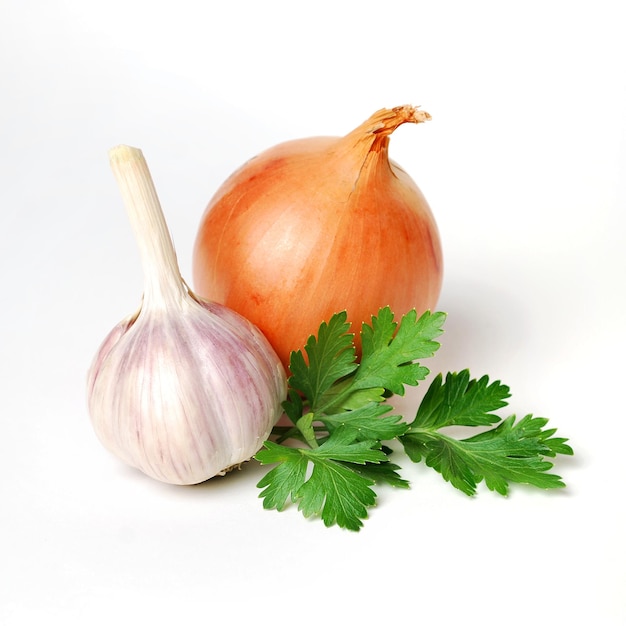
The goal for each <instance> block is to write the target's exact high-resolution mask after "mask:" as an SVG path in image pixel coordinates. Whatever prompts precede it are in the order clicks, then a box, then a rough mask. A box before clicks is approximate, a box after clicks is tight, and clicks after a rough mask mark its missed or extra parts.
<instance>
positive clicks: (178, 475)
mask: <svg viewBox="0 0 626 626" xmlns="http://www.w3.org/2000/svg"><path fill="white" fill-rule="evenodd" d="M111 163H112V167H113V169H114V173H115V174H116V177H117V178H118V183H119V184H120V188H121V190H122V195H123V196H124V198H125V204H126V208H127V211H128V213H129V217H130V219H131V223H132V225H133V229H134V230H135V234H136V236H137V240H138V243H139V248H140V253H141V258H142V264H143V267H144V274H145V276H146V285H145V291H144V296H143V301H142V305H141V308H140V310H139V311H138V312H137V313H135V314H133V315H131V316H129V317H128V318H126V319H124V320H122V321H121V322H120V323H119V324H118V325H117V326H116V327H115V328H114V329H113V330H112V331H111V332H110V333H109V335H108V336H107V337H106V339H105V340H104V341H103V343H102V344H101V346H100V348H99V350H98V351H97V353H96V355H95V357H94V359H93V362H92V365H91V368H90V370H89V373H88V377H87V397H88V408H89V414H90V417H91V421H92V425H93V428H94V430H95V432H96V434H97V436H98V438H99V439H100V441H101V442H102V444H103V445H104V447H105V448H107V449H108V450H109V451H110V452H112V453H113V454H114V455H115V456H117V457H118V458H120V459H121V460H122V461H124V462H125V463H127V464H128V465H131V466H133V467H136V468H138V469H139V470H141V471H142V472H144V473H145V474H147V475H148V476H151V477H152V478H155V479H157V480H159V481H162V482H166V483H171V484H179V485H190V484H196V483H200V482H203V481H205V480H208V479H209V478H211V477H213V476H216V475H219V474H224V473H225V472H227V471H228V470H229V469H231V468H233V467H234V466H237V465H239V464H241V463H243V462H244V461H247V460H249V459H250V458H251V457H252V456H253V455H254V454H255V453H256V452H257V451H258V450H259V449H260V448H261V446H262V444H263V442H264V441H265V440H267V438H268V437H269V435H270V432H271V430H272V427H273V426H274V424H275V423H276V422H277V421H278V419H279V418H280V416H281V414H282V406H281V404H282V401H283V400H284V399H285V397H286V393H287V382H286V374H285V370H284V368H283V366H282V364H281V363H280V360H279V359H278V357H277V355H276V353H275V352H274V350H273V349H272V347H271V346H270V344H269V342H268V341H267V339H266V338H265V337H264V335H263V334H262V333H261V332H260V331H259V330H258V329H257V328H256V327H255V326H253V325H252V324H251V323H250V322H249V321H248V320H246V319H245V318H243V317H242V316H240V315H239V314H237V313H235V312H234V311H232V310H230V309H228V308H226V307H225V306H223V305H220V304H216V303H210V302H205V301H203V300H201V299H199V298H198V297H197V296H195V294H194V293H193V292H192V291H191V290H190V289H189V288H188V287H187V285H186V283H185V282H184V281H183V279H182V278H181V277H180V274H179V272H178V264H177V261H176V256H175V252H174V248H173V245H172V243H171V239H170V236H169V232H168V231H167V227H166V225H165V220H164V218H163V216H162V213H161V210H160V205H159V204H158V200H157V199H156V193H155V192H154V189H153V184H152V180H151V178H150V176H149V172H148V170H147V166H146V165H145V161H144V160H143V155H142V154H141V151H139V150H137V149H135V148H129V147H127V146H120V147H118V148H116V149H114V150H113V151H111Z"/></svg>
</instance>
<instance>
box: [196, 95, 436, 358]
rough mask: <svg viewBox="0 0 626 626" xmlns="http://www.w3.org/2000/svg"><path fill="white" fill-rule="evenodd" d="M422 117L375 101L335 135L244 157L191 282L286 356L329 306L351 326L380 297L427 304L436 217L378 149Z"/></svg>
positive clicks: (207, 215) (219, 196)
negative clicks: (362, 117) (367, 114)
mask: <svg viewBox="0 0 626 626" xmlns="http://www.w3.org/2000/svg"><path fill="white" fill-rule="evenodd" d="M427 119H430V116H429V115H428V113H425V112H424V111H421V110H419V109H417V108H415V107H411V106H404V107H396V108H394V109H382V110H380V111H378V112H376V113H375V114H374V115H373V116H372V117H371V118H369V119H368V120H367V121H366V122H365V123H364V124H362V125H361V126H359V127H358V128H356V129H355V130H354V131H352V132H351V133H349V134H348V135H346V136H344V137H312V138H307V139H299V140H294V141H288V142H285V143H282V144H279V145H277V146H275V147H273V148H270V149H269V150H266V151H265V152H262V153H261V154H259V155H258V156H256V157H255V158H253V159H251V160H250V161H248V162H247V163H246V164H244V165H243V166H242V167H241V168H240V169H239V170H237V171H236V172H235V173H234V174H232V175H231V176H230V177H229V178H228V179H227V180H226V181H225V182H224V184H223V185H222V186H221V187H220V188H219V189H218V191H217V192H216V194H215V195H214V196H213V198H212V199H211V201H210V203H209V205H208V206H207V208H206V210H205V212H204V215H203V217H202V219H201V222H200V225H199V229H198V234H197V238H196V242H195V246H194V250H193V258H192V264H193V284H194V291H195V292H196V293H197V294H198V295H200V296H201V297H203V298H206V299H209V300H212V301H215V302H220V303H222V304H224V305H226V306H228V307H229V308H231V309H233V310H235V311H237V312H238V313H240V314H241V315H243V316H244V317H246V318H247V319H249V320H250V321H251V322H252V323H253V324H254V325H255V326H257V327H258V328H260V329H261V331H262V332H263V333H264V334H265V336H266V337H267V338H268V340H269V342H270V343H271V344H272V346H273V348H274V350H275V351H276V353H277V354H278V356H279V358H280V359H281V361H282V362H283V364H284V365H285V367H288V363H289V355H290V353H291V351H292V350H298V349H301V348H302V347H303V346H304V344H305V342H306V340H307V339H308V337H309V336H310V335H312V334H315V333H316V332H317V330H318V328H319V325H320V323H321V322H322V321H323V320H327V319H328V318H330V316H331V315H332V314H334V313H337V312H339V311H343V310H347V313H348V321H350V322H351V323H352V324H353V326H352V329H353V331H358V330H360V327H361V323H362V322H370V320H371V316H372V315H375V314H376V313H377V312H378V310H379V309H380V308H381V307H384V306H390V307H391V309H392V310H393V311H394V312H395V313H397V314H404V313H406V312H407V311H409V310H411V309H413V308H415V309H417V311H418V312H423V311H425V310H427V309H433V308H434V307H435V305H436V303H437V300H438V297H439V293H440V290H441V283H442V277H443V260H442V251H441V242H440V237H439V233H438V229H437V225H436V223H435V220H434V217H433V214H432V212H431V210H430V207H429V205H428V203H427V201H426V199H425V198H424V196H423V194H422V192H421V191H420V189H419V188H418V187H417V185H416V184H415V182H414V181H413V180H412V179H411V177H410V176H409V175H408V174H407V173H406V172H405V171H404V170H402V169H401V168H400V167H399V166H398V165H397V164H396V163H394V162H392V161H390V160H389V157H388V145H389V135H390V134H391V133H392V132H393V130H395V128H397V127H398V126H399V125H400V124H403V123H405V122H422V121H425V120H427ZM356 339H357V342H356V343H357V349H358V348H359V342H358V336H357V337H356Z"/></svg>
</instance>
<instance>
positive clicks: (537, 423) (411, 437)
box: [400, 370, 573, 495]
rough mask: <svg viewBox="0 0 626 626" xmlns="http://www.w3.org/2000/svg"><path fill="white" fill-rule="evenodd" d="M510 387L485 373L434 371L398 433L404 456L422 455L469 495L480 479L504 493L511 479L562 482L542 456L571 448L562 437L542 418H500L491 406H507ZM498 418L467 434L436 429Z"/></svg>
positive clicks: (538, 483)
mask: <svg viewBox="0 0 626 626" xmlns="http://www.w3.org/2000/svg"><path fill="white" fill-rule="evenodd" d="M507 397H509V388H508V387H506V386H505V385H502V384H501V383H500V382H499V381H496V382H493V383H491V384H489V379H488V378H487V377H486V376H483V377H482V378H481V379H480V380H470V379H469V372H468V371H467V370H463V371H462V372H459V373H454V374H448V375H447V376H446V382H445V383H442V377H441V375H438V376H437V377H436V378H435V379H434V380H433V382H432V383H431V386H430V388H429V389H428V392H427V393H426V395H425V396H424V399H423V400H422V404H421V405H420V407H419V409H418V412H417V415H416V417H415V420H414V421H413V422H412V423H411V424H410V425H409V428H408V429H407V431H406V432H405V433H404V434H403V435H401V436H400V441H401V442H402V444H403V446H404V450H405V452H406V453H407V456H408V457H409V458H410V459H411V460H412V461H415V462H419V461H421V460H422V459H423V460H424V461H425V462H426V465H428V466H429V467H432V468H433V469H435V470H436V471H438V472H439V473H440V474H441V475H442V476H443V478H444V479H445V480H446V481H449V482H450V483H451V484H452V485H454V486H455V487H457V488H458V489H460V490H461V491H463V492H464V493H466V494H468V495H473V494H475V493H476V487H477V485H478V484H479V483H480V482H481V481H483V480H484V481H485V484H486V485H487V487H488V488H489V489H491V490H492V491H496V492H498V493H500V494H502V495H507V494H508V491H509V483H510V482H516V483H526V484H529V485H534V486H536V487H541V488H544V489H551V488H556V487H563V486H564V483H563V482H562V480H561V478H560V476H557V475H555V474H551V473H549V470H550V469H551V468H552V467H553V464H552V463H550V462H548V461H546V460H545V459H544V457H554V456H555V455H556V454H573V451H572V449H571V448H570V446H568V445H566V443H565V442H566V441H567V440H566V439H563V438H556V437H552V435H553V434H554V433H555V432H556V430H555V429H548V430H544V427H545V426H546V424H547V423H548V420H547V419H545V418H539V417H533V416H532V415H527V416H525V417H524V418H522V419H521V420H519V421H516V419H515V416H510V417H508V418H507V419H505V420H502V421H500V418H498V417H497V416H495V415H494V414H493V413H492V411H494V410H495V409H498V408H501V407H503V406H506V402H505V401H504V398H507ZM495 422H499V424H498V425H497V426H496V427H495V428H492V429H490V430H486V431H484V432H482V433H480V434H478V435H474V436H473V437H469V438H466V439H461V440H458V439H455V438H453V437H451V436H450V435H447V434H444V433H442V432H440V429H441V428H443V427H446V426H456V425H462V426H484V425H488V424H489V425H490V424H493V423H495Z"/></svg>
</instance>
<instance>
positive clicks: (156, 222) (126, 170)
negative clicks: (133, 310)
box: [109, 146, 187, 308]
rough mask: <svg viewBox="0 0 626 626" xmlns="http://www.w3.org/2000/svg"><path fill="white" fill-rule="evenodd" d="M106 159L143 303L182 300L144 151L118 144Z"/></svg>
mask: <svg viewBox="0 0 626 626" xmlns="http://www.w3.org/2000/svg"><path fill="white" fill-rule="evenodd" d="M109 159H110V163H111V169H112V170H113V174H114V176H115V179H116V181H117V183H118V186H119V188H120V192H121V194H122V199H123V202H124V206H125V208H126V212H127V214H128V218H129V220H130V224H131V227H132V230H133V233H134V235H135V239H136V241H137V245H138V247H139V254H140V258H141V265H142V268H143V273H144V280H145V286H144V294H143V303H144V306H151V307H154V308H167V307H168V306H170V305H171V304H175V303H182V301H183V300H184V299H185V297H186V296H187V289H186V286H185V284H184V281H183V280H182V278H181V276H180V270H179V267H178V261H177V258H176V251H175V249H174V244H173V242H172V238H171V236H170V233H169V230H168V228H167V223H166V221H165V217H164V215H163V211H162V209H161V203H160V202H159V198H158V196H157V192H156V188H155V186H154V182H153V180H152V176H151V175H150V171H149V169H148V165H147V163H146V161H145V159H144V156H143V153H142V152H141V150H139V149H138V148H132V147H130V146H117V147H115V148H113V149H112V150H111V151H110V152H109Z"/></svg>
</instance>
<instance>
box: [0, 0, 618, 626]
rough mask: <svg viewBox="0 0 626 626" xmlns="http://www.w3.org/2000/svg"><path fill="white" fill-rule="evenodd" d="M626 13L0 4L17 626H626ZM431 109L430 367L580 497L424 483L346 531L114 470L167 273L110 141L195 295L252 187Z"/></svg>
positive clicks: (246, 489)
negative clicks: (460, 386) (121, 350)
mask: <svg viewBox="0 0 626 626" xmlns="http://www.w3.org/2000/svg"><path fill="white" fill-rule="evenodd" d="M621 9H622V3H621V2H618V1H615V2H607V1H603V0H595V1H594V2H593V3H591V2H576V1H568V2H551V1H549V0H544V1H542V2H534V1H532V0H530V1H529V0H526V1H525V2H495V1H494V2H485V1H476V2H461V1H455V2H432V1H431V2H422V1H421V0H411V1H404V0H396V1H395V2H373V1H367V0H359V1H358V2H342V1H341V0H334V1H332V2H328V1H326V0H317V1H316V2H311V3H298V2H279V1H276V0H267V1H265V2H257V1H252V0H228V2H226V1H224V2H199V1H198V2H193V1H191V0H177V2H175V3H174V2H167V3H166V2H161V1H160V0H156V1H155V0H152V1H150V2H148V1H147V0H145V1H141V0H107V1H106V2H104V1H100V0H97V1H94V2H89V1H79V0H67V1H62V0H48V1H44V0H41V1H35V0H0V90H1V91H0V254H1V260H2V263H1V264H0V286H1V287H2V292H3V296H2V305H1V309H0V624H1V625H2V626H5V625H7V626H16V625H26V624H28V625H30V624H46V623H56V622H57V621H58V622H59V623H63V624H67V625H69V626H73V625H78V624H81V625H82V624H92V625H100V624H111V623H115V624H131V623H136V621H137V619H138V618H141V620H142V621H141V623H145V624H150V623H152V624H159V625H160V624H172V623H176V624H186V623H212V622H213V621H214V620H215V619H220V620H221V621H222V623H223V622H224V621H227V623H232V622H234V623H241V624H243V623H253V622H259V621H263V622H265V621H268V622H269V621H271V622H273V623H277V624H291V623H300V624H319V623H322V621H323V622H324V623H330V624H339V623H349V624H358V623H370V624H373V623H375V622H378V623H382V622H383V621H384V623H387V624H404V623H427V622H430V623H435V622H436V623H442V624H452V623H460V622H461V621H462V622H466V621H469V620H474V621H476V623H480V624H483V625H485V626H491V625H496V624H522V623H526V622H532V623H540V622H541V623H558V624H565V623H568V622H570V621H573V620H574V619H575V620H576V623H593V624H597V625H598V626H604V625H613V624H625V623H626V594H625V593H624V591H625V590H626V559H625V557H626V539H625V538H624V534H625V532H624V531H625V529H626V515H625V513H624V507H623V501H624V496H625V489H624V484H625V479H626V472H625V466H626V464H625V461H624V456H623V452H622V451H623V449H624V445H625V438H626V428H625V426H624V422H625V415H624V396H623V393H624V388H625V385H624V374H625V371H624V350H625V349H626V342H625V338H626V334H625V331H624V326H625V324H624V322H626V319H625V315H624V310H625V306H626V298H625V296H624V276H625V274H626V254H625V253H624V239H625V219H624V212H625V209H626V115H625V113H624V112H625V111H626V72H625V71H624V66H625V61H626V43H625V42H626V39H625V38H624V36H623V18H622V11H621ZM405 103H413V104H421V105H422V106H423V107H424V109H426V110H427V111H429V112H430V113H431V114H432V116H433V120H432V122H430V123H428V124H424V125H420V126H412V125H406V126H403V127H401V128H400V129H398V130H397V131H396V133H395V134H394V136H393V138H392V141H391V156H392V158H394V160H396V161H398V162H399V163H400V164H401V165H402V166H403V167H404V169H406V170H407V171H408V172H410V174H411V175H412V176H413V178H414V179H415V180H416V182H417V183H418V185H419V186H420V187H421V188H422V191H423V192H424V193H425V195H426V197H427V198H428V200H429V202H430V204H431V206H432V208H433V211H434V212H435V214H436V217H437V220H438V223H439V226H440V230H441V235H442V239H443V244H444V251H445V260H446V276H445V283H444V288H443V292H442V296H441V300H440V303H439V309H441V310H445V311H447V312H448V314H449V317H448V321H447V323H446V329H447V332H446V334H445V335H444V336H443V338H442V342H443V347H442V348H441V350H440V352H439V354H438V356H437V357H436V358H435V359H434V360H433V361H432V362H431V363H430V367H431V368H432V369H433V371H435V372H436V371H448V370H458V369H462V368H465V367H469V368H470V369H471V371H472V373H473V374H474V375H477V376H478V375H482V374H489V375H490V376H492V377H493V378H500V379H501V380H502V381H503V382H505V383H507V384H508V385H510V386H511V389H512V392H513V397H512V400H511V406H510V409H511V412H515V413H517V414H525V413H528V412H532V413H535V414H538V415H543V416H546V417H549V418H550V420H551V423H552V424H553V425H554V426H556V427H557V428H558V429H559V432H560V433H561V434H563V435H564V436H567V437H569V438H570V441H571V443H572V445H573V447H574V448H575V450H576V456H575V457H574V458H572V459H569V458H564V459H558V460H557V467H556V468H555V469H556V471H557V473H559V474H560V475H562V476H563V477H564V479H565V480H566V482H567V484H568V486H567V488H566V489H565V490H563V491H559V492H554V493H544V492H541V491H538V490H532V489H526V488H520V487H518V488H513V490H512V493H511V495H510V497H508V498H506V499H505V498H502V497H500V496H498V495H495V494H493V493H491V492H488V491H487V490H485V489H481V490H480V493H479V495H478V496H477V497H475V498H468V497H466V496H464V495H463V494H461V493H460V492H458V493H457V492H456V491H455V490H454V489H453V488H452V487H450V486H449V485H447V484H445V483H444V482H443V481H442V480H441V478H440V477H439V476H438V475H437V474H435V473H434V472H432V471H431V470H428V469H427V468H425V467H420V466H413V467H410V466H406V465H405V467H406V469H405V470H404V475H405V477H407V478H408V479H410V480H411V482H412V489H411V491H408V492H407V491H393V490H392V489H385V488H383V489H381V490H380V497H379V506H377V507H376V508H375V509H373V510H372V513H371V516H370V519H368V520H367V521H366V522H365V527H364V529H363V530H362V531H361V532H360V533H350V532H347V531H342V530H339V529H337V528H331V529H326V528H325V527H324V526H323V524H322V523H321V522H319V521H307V520H305V519H304V518H303V517H302V516H301V515H300V514H299V513H298V512H297V510H295V509H294V508H292V509H290V510H289V511H286V512H284V513H277V512H274V511H272V512H269V511H264V510H263V509H262V506H261V501H260V500H259V499H258V498H257V496H258V490H257V489H256V487H255V484H256V482H257V481H258V480H259V478H260V476H261V475H262V473H263V471H262V470H261V469H260V468H259V467H258V466H255V465H249V466H247V467H246V469H245V470H244V471H241V472H238V473H235V474H232V475H229V476H228V477H226V478H225V479H216V480H214V481H209V483H207V484H205V485H202V486H198V487H193V488H184V487H172V486H166V485H162V484H158V483H156V482H154V481H151V480H150V479H147V478H144V477H143V476H142V475H138V473H136V472H134V471H132V470H130V469H127V468H125V467H123V466H121V465H120V464H119V463H118V462H117V461H116V460H115V459H113V458H111V457H110V456H109V455H108V453H106V452H105V451H104V449H103V448H102V447H101V446H100V444H99V443H98V441H97V440H96V438H95V435H94V434H93V431H92V429H91V426H90V423H89V418H88V415H87V412H86V406H85V390H84V386H85V376H86V371H87V368H88V366H89V363H90V361H91V358H92V356H93V354H94V353H95V350H96V348H97V347H98V345H99V343H100V341H101V340H102V339H103V338H104V336H105V334H106V333H107V332H108V331H109V329H110V328H112V327H113V325H114V324H115V323H117V321H119V320H120V319H121V318H122V317H124V316H125V315H126V314H128V313H130V312H132V311H133V310H134V309H135V308H136V306H137V305H138V303H139V300H140V297H141V290H142V276H141V270H140V267H139V260H138V254H137V250H136V247H135V243H134V241H133V239H132V235H131V233H130V228H129V226H128V223H127V221H126V217H125V213H124V211H123V208H122V206H121V201H120V196H119V193H118V190H117V188H116V186H115V183H114V180H113V177H112V174H111V172H110V169H109V166H108V161H107V151H108V149H109V148H110V147H112V146H114V145H116V144H118V143H128V144H131V145H135V146H137V147H140V148H142V149H143V151H144V154H145V155H146V158H147V159H148V162H149V164H150V167H151V170H152V173H153V177H154V179H155V182H156V184H157V187H158V189H159V193H160V196H161V200H162V204H163V207H164V211H165V213H166V217H167V219H168V221H169V225H170V229H171V232H172V235H173V238H174V240H175V243H176V247H177V250H178V255H179V261H180V265H181V270H182V273H183V275H185V276H187V277H189V278H190V276H191V248H192V245H193V241H194V238H195V231H196V228H197V225H198V222H199V219H200V216H201V214H202V212H203V210H204V207H205V205H206V203H207V202H208V200H209V198H210V196H211V195H212V194H213V192H214V191H215V190H216V189H217V187H218V186H219V184H220V183H221V182H222V181H223V180H224V179H225V178H226V177H227V176H228V175H229V174H230V173H231V172H232V171H233V170H234V169H235V168H237V167H238V166H239V165H241V164H242V163H243V162H244V161H245V160H247V159H248V158H249V157H251V156H253V155H254V154H256V153H257V152H259V151H260V150H262V149H264V148H268V147H270V146H271V145H273V144H275V143H278V142H280V141H284V140H287V139H293V138H297V137H306V136H310V135H320V134H321V135H330V134H333V135H340V134H344V133H347V132H348V131H350V130H351V129H352V128H353V127H355V126H357V125H358V124H359V123H361V122H362V121H363V120H364V119H365V118H366V117H368V116H369V115H370V114H371V113H372V112H374V111H375V110H377V109H379V108H381V107H390V106H395V105H399V104H405ZM417 401H418V400H417V397H416V396H409V397H407V398H406V399H405V400H404V401H403V402H402V403H400V408H402V409H403V410H406V411H407V414H409V415H410V413H411V411H414V410H415V408H416V405H417ZM398 460H399V461H400V462H401V463H402V464H404V461H402V460H401V459H398Z"/></svg>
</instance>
